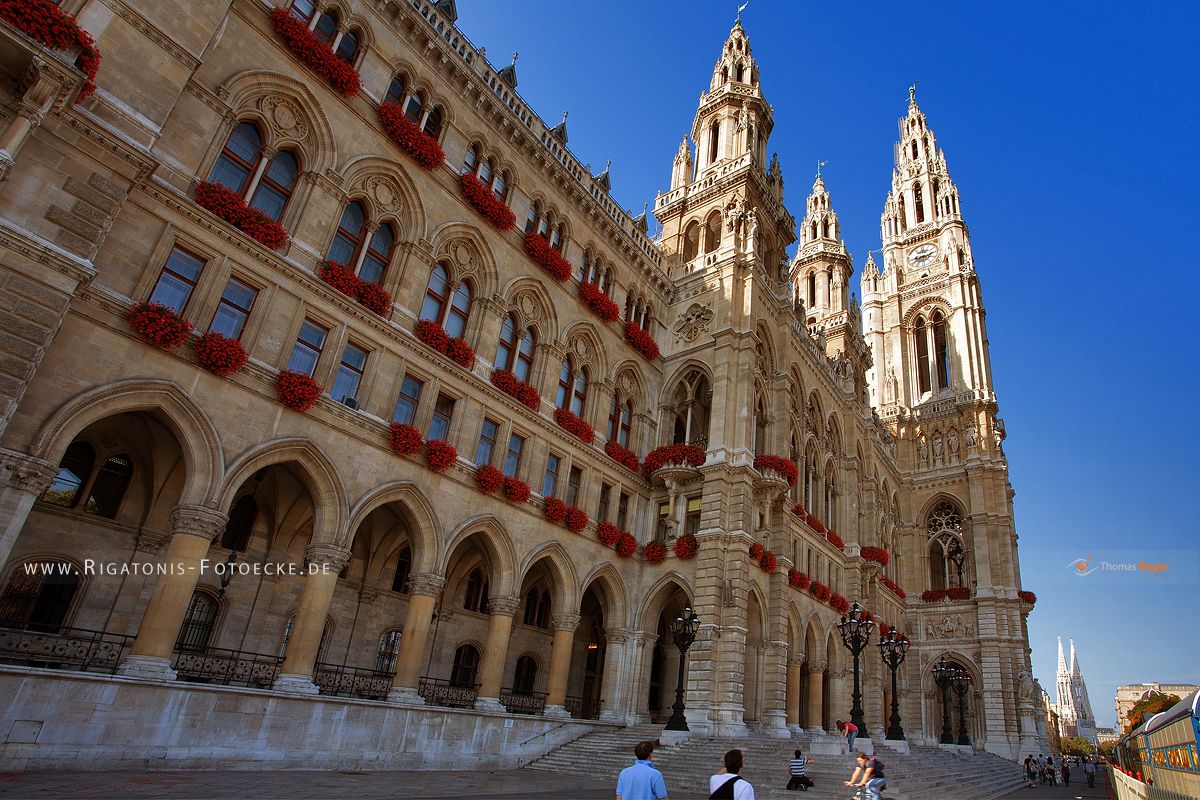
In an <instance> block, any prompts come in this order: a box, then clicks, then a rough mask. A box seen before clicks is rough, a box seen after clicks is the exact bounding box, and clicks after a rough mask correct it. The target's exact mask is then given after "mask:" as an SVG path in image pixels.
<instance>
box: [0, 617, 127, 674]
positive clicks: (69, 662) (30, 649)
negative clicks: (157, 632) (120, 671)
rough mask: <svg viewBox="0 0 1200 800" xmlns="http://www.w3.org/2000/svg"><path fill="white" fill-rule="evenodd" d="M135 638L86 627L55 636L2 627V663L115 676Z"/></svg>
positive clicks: (44, 632) (64, 631)
mask: <svg viewBox="0 0 1200 800" xmlns="http://www.w3.org/2000/svg"><path fill="white" fill-rule="evenodd" d="M133 639H134V637H133V636H125V635H122V634H117V633H106V632H104V631H92V630H86V629H84V628H62V629H60V630H59V631H57V632H54V633H51V632H46V631H30V630H18V629H16V628H0V663H2V664H20V665H21V666H26V667H42V668H45V669H69V670H76V671H78V672H105V673H108V674H109V675H111V674H113V673H114V672H116V671H117V666H118V665H119V664H120V663H121V658H122V656H123V655H124V654H125V651H126V650H127V649H128V648H129V646H130V645H132V644H133Z"/></svg>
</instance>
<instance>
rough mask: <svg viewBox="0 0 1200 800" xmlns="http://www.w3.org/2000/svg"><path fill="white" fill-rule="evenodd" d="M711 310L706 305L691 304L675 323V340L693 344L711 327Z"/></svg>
mask: <svg viewBox="0 0 1200 800" xmlns="http://www.w3.org/2000/svg"><path fill="white" fill-rule="evenodd" d="M712 319H713V310H712V308H711V307H709V306H707V305H701V304H700V303H692V304H691V305H690V306H689V307H688V310H687V311H685V312H684V313H683V314H681V315H680V316H679V319H678V321H676V323H675V327H674V332H675V340H676V341H678V342H694V341H696V339H697V338H699V336H700V334H702V333H704V332H705V331H707V330H708V329H709V327H710V326H711V325H712Z"/></svg>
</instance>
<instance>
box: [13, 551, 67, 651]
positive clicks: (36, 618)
mask: <svg viewBox="0 0 1200 800" xmlns="http://www.w3.org/2000/svg"><path fill="white" fill-rule="evenodd" d="M79 582H80V574H79V569H78V568H77V567H76V566H75V565H74V564H72V563H70V562H69V561H64V560H61V559H53V560H47V559H38V560H37V561H36V562H27V563H24V564H21V565H20V566H18V567H17V568H16V569H14V570H13V571H12V574H11V575H10V576H9V578H8V585H6V586H5V587H4V593H3V594H0V628H16V629H18V630H28V631H39V632H42V633H58V632H59V631H60V630H62V628H63V623H65V622H66V620H67V614H68V613H69V612H70V610H71V601H72V600H74V599H75V593H76V592H77V591H78V590H79Z"/></svg>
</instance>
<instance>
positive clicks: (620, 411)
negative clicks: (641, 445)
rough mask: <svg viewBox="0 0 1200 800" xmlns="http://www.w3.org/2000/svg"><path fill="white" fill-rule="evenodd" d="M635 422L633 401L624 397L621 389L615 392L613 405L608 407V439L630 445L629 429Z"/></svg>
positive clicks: (622, 445) (622, 444)
mask: <svg viewBox="0 0 1200 800" xmlns="http://www.w3.org/2000/svg"><path fill="white" fill-rule="evenodd" d="M632 423H633V401H632V400H630V399H629V398H627V397H624V396H623V395H622V393H621V390H620V389H617V390H615V391H614V392H613V399H612V405H610V406H609V409H608V435H607V438H608V441H610V442H614V441H615V442H616V443H617V444H619V445H621V447H629V429H630V426H631V425H632Z"/></svg>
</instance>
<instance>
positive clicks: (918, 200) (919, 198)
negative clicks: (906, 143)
mask: <svg viewBox="0 0 1200 800" xmlns="http://www.w3.org/2000/svg"><path fill="white" fill-rule="evenodd" d="M913 146H914V147H915V146H916V143H915V142H914V143H913ZM913 208H914V209H915V211H916V213H915V215H914V216H916V218H917V224H918V225H920V224H921V223H922V222H924V221H925V192H924V191H923V190H922V188H921V184H919V183H914V184H913Z"/></svg>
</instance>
